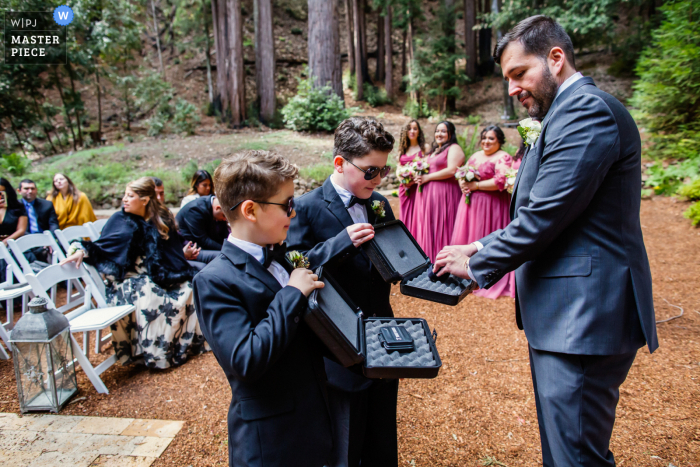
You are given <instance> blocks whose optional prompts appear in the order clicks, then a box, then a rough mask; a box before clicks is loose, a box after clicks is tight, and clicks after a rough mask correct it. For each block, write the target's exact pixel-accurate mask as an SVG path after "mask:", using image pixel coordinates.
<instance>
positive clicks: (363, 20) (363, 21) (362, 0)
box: [357, 0, 372, 83]
mask: <svg viewBox="0 0 700 467" xmlns="http://www.w3.org/2000/svg"><path fill="white" fill-rule="evenodd" d="M357 1H358V3H359V4H360V38H361V42H362V80H363V82H366V83H371V81H372V79H371V78H370V76H369V66H368V65H367V15H365V9H366V8H367V0H357Z"/></svg>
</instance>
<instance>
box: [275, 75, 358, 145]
mask: <svg viewBox="0 0 700 467" xmlns="http://www.w3.org/2000/svg"><path fill="white" fill-rule="evenodd" d="M307 75H308V72H307ZM297 80H298V82H299V85H298V87H297V95H296V96H294V97H293V98H292V99H291V100H290V101H289V103H288V104H287V105H285V106H284V108H283V109H282V117H283V118H284V123H285V125H286V126H287V128H289V129H291V130H294V131H328V132H331V131H334V130H335V129H336V127H337V126H338V124H340V122H342V121H343V120H345V119H346V118H348V117H350V115H351V112H352V111H353V110H354V109H346V108H345V102H344V101H343V99H342V98H341V97H339V96H338V95H337V94H335V93H334V92H333V90H332V89H331V87H330V86H321V87H314V86H313V84H312V82H311V78H306V79H304V78H297Z"/></svg>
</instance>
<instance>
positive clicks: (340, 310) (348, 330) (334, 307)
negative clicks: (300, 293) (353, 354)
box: [316, 282, 359, 350]
mask: <svg viewBox="0 0 700 467" xmlns="http://www.w3.org/2000/svg"><path fill="white" fill-rule="evenodd" d="M316 299H317V301H318V304H319V306H320V308H321V309H322V310H323V311H324V313H325V314H326V315H327V316H328V318H329V319H330V320H331V321H333V323H334V324H335V325H336V326H337V327H338V329H339V330H340V332H342V333H343V335H344V336H345V337H346V338H347V340H348V341H350V342H351V343H352V345H353V346H355V349H356V350H359V347H358V345H359V340H358V339H357V319H358V317H357V315H356V314H355V312H354V311H353V310H352V308H350V307H349V306H348V304H347V302H346V301H345V300H343V298H342V297H341V296H340V294H339V293H338V292H337V291H336V290H335V288H334V287H333V286H332V285H331V284H330V283H328V282H326V286H325V287H324V288H322V289H318V294H317V298H316Z"/></svg>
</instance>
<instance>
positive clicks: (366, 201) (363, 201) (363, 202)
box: [347, 196, 369, 209]
mask: <svg viewBox="0 0 700 467" xmlns="http://www.w3.org/2000/svg"><path fill="white" fill-rule="evenodd" d="M356 204H361V205H363V206H364V207H367V205H368V204H369V198H367V199H361V198H358V197H357V196H351V197H350V203H348V207H347V208H348V209H350V208H351V207H353V206H354V205H356Z"/></svg>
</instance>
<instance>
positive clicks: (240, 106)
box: [226, 0, 246, 128]
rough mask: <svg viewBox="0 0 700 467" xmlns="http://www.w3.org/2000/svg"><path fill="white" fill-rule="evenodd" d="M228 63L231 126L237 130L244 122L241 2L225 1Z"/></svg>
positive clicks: (238, 0) (237, 0)
mask: <svg viewBox="0 0 700 467" xmlns="http://www.w3.org/2000/svg"><path fill="white" fill-rule="evenodd" d="M226 4H227V5H226V9H227V10H228V11H227V18H226V19H227V21H226V22H227V26H228V47H229V52H230V54H231V61H230V63H229V79H230V83H229V99H230V101H229V103H230V108H229V111H230V114H231V125H233V127H234V128H239V127H240V126H241V125H242V124H243V120H245V118H246V115H245V110H246V108H245V68H244V67H243V14H242V11H241V0H226Z"/></svg>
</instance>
